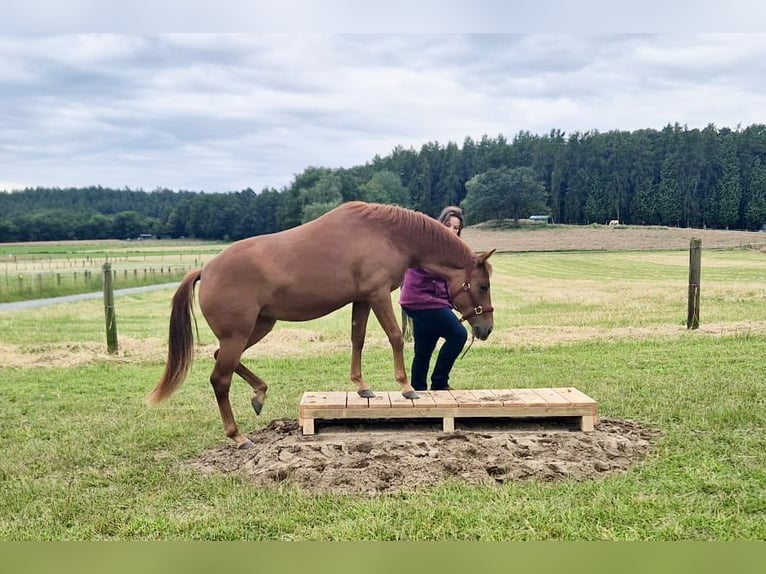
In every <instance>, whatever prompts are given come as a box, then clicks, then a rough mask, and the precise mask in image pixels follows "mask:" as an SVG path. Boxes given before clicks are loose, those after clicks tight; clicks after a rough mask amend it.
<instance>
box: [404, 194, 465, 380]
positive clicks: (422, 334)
mask: <svg viewBox="0 0 766 574" xmlns="http://www.w3.org/2000/svg"><path fill="white" fill-rule="evenodd" d="M438 219H439V222H440V223H442V224H443V225H445V226H447V227H448V228H449V229H450V231H452V232H453V233H454V234H455V235H457V236H458V237H459V236H460V232H461V231H462V230H463V212H462V210H461V209H460V208H459V207H455V206H454V205H450V206H448V207H445V208H444V209H443V210H442V212H441V213H440V214H439V218H438ZM399 304H400V305H401V306H402V309H403V310H404V312H405V313H406V314H407V316H408V317H410V318H411V319H412V336H413V339H414V341H415V356H414V357H413V358H412V373H411V376H410V382H411V383H412V386H413V388H414V389H415V390H416V391H425V390H426V389H427V385H426V380H427V378H428V369H429V367H430V364H431V355H432V354H433V352H434V349H435V348H436V343H438V341H439V339H440V338H443V339H444V344H443V345H442V347H441V349H440V350H439V354H438V356H437V358H436V365H435V366H434V370H433V373H432V374H431V390H432V391H448V390H450V386H449V376H450V371H452V366H453V365H454V364H455V360H456V359H457V357H458V355H459V354H460V351H461V350H462V349H463V346H464V345H465V341H466V339H467V338H468V333H467V332H466V330H465V327H463V325H462V324H461V323H460V321H459V320H458V318H457V316H455V314H454V313H453V312H452V302H451V301H450V298H449V287H448V285H447V282H446V281H445V280H444V279H443V278H442V277H441V276H439V275H435V274H433V273H429V272H428V271H426V270H425V269H417V268H412V269H408V270H407V273H406V274H405V276H404V282H403V283H402V289H401V292H400V296H399Z"/></svg>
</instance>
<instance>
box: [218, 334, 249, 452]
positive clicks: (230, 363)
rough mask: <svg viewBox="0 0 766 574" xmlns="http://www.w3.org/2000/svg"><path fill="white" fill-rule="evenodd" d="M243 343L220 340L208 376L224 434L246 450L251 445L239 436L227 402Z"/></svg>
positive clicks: (232, 340) (238, 340) (235, 340)
mask: <svg viewBox="0 0 766 574" xmlns="http://www.w3.org/2000/svg"><path fill="white" fill-rule="evenodd" d="M245 343H246V341H245V340H242V339H236V338H230V339H223V340H221V341H220V347H219V349H218V350H217V351H216V352H215V366H214V367H213V372H212V373H211V375H210V384H211V385H212V386H213V392H214V393H215V400H216V401H217V402H218V410H219V411H220V412H221V420H222V421H223V429H224V432H225V433H226V436H227V437H229V438H230V439H232V440H233V441H234V442H235V444H236V445H237V448H248V447H250V446H252V444H253V443H251V442H250V440H249V439H248V438H247V437H246V436H244V435H242V434H240V432H239V429H238V428H237V423H236V422H235V421H234V413H233V411H232V409H231V401H230V400H229V389H230V388H231V378H232V375H233V374H234V371H235V370H236V369H237V367H238V365H239V358H240V356H241V355H242V353H243V352H244V350H245Z"/></svg>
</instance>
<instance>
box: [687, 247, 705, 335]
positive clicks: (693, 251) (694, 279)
mask: <svg viewBox="0 0 766 574" xmlns="http://www.w3.org/2000/svg"><path fill="white" fill-rule="evenodd" d="M701 267H702V240H701V239H697V238H694V237H692V240H691V241H690V242H689V306H688V307H689V308H688V313H687V316H686V328H687V329H697V328H698V327H699V326H700V269H701Z"/></svg>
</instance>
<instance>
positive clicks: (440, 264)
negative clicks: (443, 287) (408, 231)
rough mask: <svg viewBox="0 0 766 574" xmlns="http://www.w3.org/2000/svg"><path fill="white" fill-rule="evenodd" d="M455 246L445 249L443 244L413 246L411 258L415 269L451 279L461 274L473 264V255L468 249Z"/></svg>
mask: <svg viewBox="0 0 766 574" xmlns="http://www.w3.org/2000/svg"><path fill="white" fill-rule="evenodd" d="M463 247H464V246H462V245H457V246H456V248H455V247H452V246H450V247H449V248H447V249H445V248H444V245H443V244H440V243H432V242H425V243H422V244H418V245H415V246H413V258H414V260H415V265H414V266H416V267H420V268H422V269H425V270H426V271H430V272H431V273H436V274H437V275H442V276H444V277H451V276H452V275H454V274H456V273H463V270H465V269H466V268H467V267H468V266H470V265H471V264H472V263H473V255H472V254H471V252H470V251H469V250H468V248H465V249H464V248H463Z"/></svg>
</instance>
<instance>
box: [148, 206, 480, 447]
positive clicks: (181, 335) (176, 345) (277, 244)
mask: <svg viewBox="0 0 766 574" xmlns="http://www.w3.org/2000/svg"><path fill="white" fill-rule="evenodd" d="M494 251H495V250H494V249H493V250H492V251H489V252H485V253H481V254H475V253H474V252H473V251H471V249H469V247H468V246H467V245H466V244H465V243H463V241H462V240H460V239H459V238H458V237H457V236H456V235H454V234H453V233H451V232H450V231H449V230H448V229H447V228H446V227H445V226H444V225H442V224H440V223H439V222H438V221H436V220H435V219H433V218H431V217H429V216H427V215H425V214H423V213H420V212H417V211H413V210H410V209H406V208H402V207H397V206H392V205H383V204H371V203H365V202H361V201H351V202H347V203H343V204H341V205H339V206H338V207H335V208H334V209H332V210H330V211H328V212H327V213H325V214H324V215H322V216H321V217H319V218H317V219H314V220H313V221H310V222H308V223H304V224H302V225H299V226H297V227H293V228H291V229H287V230H284V231H280V232H277V233H272V234H267V235H259V236H254V237H250V238H247V239H243V240H240V241H237V242H235V243H232V244H231V245H229V246H228V247H227V248H226V249H224V250H223V251H222V252H221V253H219V254H218V255H216V256H215V257H214V258H213V259H211V260H210V261H209V262H208V263H207V264H205V265H204V266H203V267H202V268H200V269H195V270H193V271H189V272H188V273H187V274H186V275H185V276H184V278H183V279H182V280H181V283H180V284H179V286H178V288H177V290H176V292H175V294H174V295H173V299H172V303H171V312H170V325H169V334H168V356H167V363H166V365H165V370H164V372H163V373H162V376H161V378H160V380H159V382H158V383H157V385H156V386H155V388H154V389H153V390H152V391H151V392H150V393H149V395H148V396H147V398H146V403H147V404H148V405H154V404H157V403H158V402H160V401H162V400H164V399H166V398H167V397H169V396H170V395H171V394H172V393H173V392H175V390H176V389H177V388H178V387H179V386H180V384H181V383H182V382H183V380H184V378H185V377H186V375H187V374H188V371H189V369H190V367H191V363H192V361H193V356H194V338H193V332H192V327H191V319H192V318H193V317H194V309H193V306H194V288H195V284H196V283H197V282H199V289H198V294H197V298H198V301H199V308H200V310H201V311H202V314H203V316H204V318H205V320H206V321H207V324H208V325H209V326H210V328H211V330H212V332H213V333H214V335H215V336H216V338H217V340H218V348H217V350H216V351H215V353H214V354H213V356H214V358H215V365H214V367H213V371H212V373H211V375H210V384H211V385H212V387H213V392H214V394H215V398H216V401H217V403H218V409H219V411H220V415H221V419H222V421H223V426H224V432H225V434H226V436H227V437H228V438H230V439H231V440H233V441H234V443H235V445H236V447H237V448H249V447H250V446H252V443H251V442H250V440H249V439H248V438H247V437H246V436H244V435H242V434H241V433H240V432H239V429H238V428H237V424H236V422H235V420H234V414H233V412H232V408H231V403H230V401H229V388H230V386H231V381H232V377H233V374H234V373H236V374H237V375H239V376H240V377H241V378H243V379H244V380H245V381H246V382H247V383H248V384H249V385H250V386H251V387H252V389H253V397H252V399H251V404H252V406H253V409H254V410H255V412H256V414H257V415H260V413H261V410H262V408H263V404H264V401H265V400H266V391H267V385H266V384H265V383H264V381H263V380H262V379H261V378H260V377H258V376H257V375H256V374H254V373H253V372H252V371H250V370H249V369H248V368H247V367H245V366H244V365H243V364H242V363H241V356H242V354H243V353H244V352H245V350H247V349H248V348H250V347H252V346H253V345H255V344H256V343H257V342H258V341H260V340H261V339H263V337H265V336H266V335H267V334H268V333H269V332H270V331H271V330H272V329H273V328H274V324H275V323H276V322H277V321H309V320H312V319H316V318H318V317H322V316H324V315H327V314H329V313H331V312H333V311H336V310H337V309H340V308H341V307H344V306H345V305H347V304H349V303H351V305H352V311H351V348H352V353H351V375H350V378H351V382H352V383H353V384H354V385H356V389H357V393H358V394H359V396H361V397H368V398H370V397H374V396H375V394H374V392H373V391H372V390H371V389H370V387H369V385H367V383H365V381H364V379H363V377H362V348H363V346H364V339H365V334H366V330H367V321H368V318H369V315H370V310H372V312H373V313H374V314H375V317H376V318H377V320H378V322H379V323H380V325H381V327H382V328H383V331H384V332H385V334H386V336H387V337H388V341H389V343H390V345H391V349H392V351H393V359H394V377H395V379H396V381H397V383H399V385H400V387H401V392H402V395H403V396H404V397H406V398H408V399H416V398H418V394H417V392H416V391H415V390H414V389H413V387H412V385H411V384H410V383H409V381H408V379H407V374H406V372H405V367H404V340H403V337H402V331H401V328H400V327H399V324H398V322H397V319H396V315H395V313H394V310H393V305H392V303H391V293H392V292H393V291H394V290H395V289H397V288H398V287H399V286H400V285H401V283H402V280H403V278H404V274H405V271H406V270H407V268H409V267H420V268H423V269H427V270H428V271H431V272H434V273H437V274H439V275H441V276H443V277H444V278H445V279H446V281H447V282H448V285H449V289H450V294H451V299H452V302H453V306H454V308H455V310H456V311H458V312H459V313H461V321H467V322H468V324H470V325H471V329H472V333H473V336H474V337H475V338H478V339H480V340H485V339H487V337H489V335H490V333H491V332H492V328H493V307H492V302H491V296H490V282H489V279H490V273H491V269H492V268H491V265H490V264H489V263H488V262H487V259H488V258H489V257H490V256H491V255H492V253H494ZM195 321H196V318H195Z"/></svg>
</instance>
